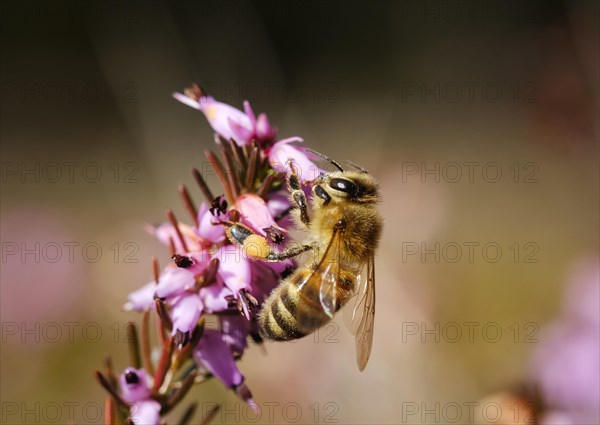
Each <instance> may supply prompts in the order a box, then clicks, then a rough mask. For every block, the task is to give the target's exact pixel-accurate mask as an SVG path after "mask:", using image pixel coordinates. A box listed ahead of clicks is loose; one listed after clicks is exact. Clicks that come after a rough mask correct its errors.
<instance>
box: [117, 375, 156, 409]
mask: <svg viewBox="0 0 600 425" xmlns="http://www.w3.org/2000/svg"><path fill="white" fill-rule="evenodd" d="M119 385H120V386H121V394H122V397H123V400H125V401H126V402H128V403H134V402H137V401H141V400H145V399H147V398H148V397H150V381H149V377H148V374H147V373H146V371H145V370H144V369H135V368H132V367H129V368H127V369H125V371H124V372H123V373H122V374H121V375H120V376H119Z"/></svg>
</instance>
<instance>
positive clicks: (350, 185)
mask: <svg viewBox="0 0 600 425" xmlns="http://www.w3.org/2000/svg"><path fill="white" fill-rule="evenodd" d="M308 151H309V152H310V153H312V154H314V155H316V156H318V157H319V158H322V159H324V160H326V161H327V162H329V163H330V164H331V165H333V166H334V167H335V168H337V169H338V170H339V171H334V172H331V173H328V174H325V175H321V177H320V178H319V179H317V181H318V184H317V185H316V186H315V189H314V190H315V194H316V195H317V196H318V197H319V198H322V199H323V201H324V202H325V204H327V203H329V202H330V201H331V199H335V200H337V201H346V202H348V201H349V202H355V203H358V204H366V203H375V202H377V201H379V186H378V184H377V181H376V180H375V179H374V178H373V177H371V176H370V175H369V173H367V171H366V170H365V169H364V168H362V167H361V166H359V165H356V164H354V163H353V162H350V161H346V162H347V163H348V165H350V166H351V167H352V168H354V169H356V171H354V170H352V171H347V170H344V169H343V168H342V166H341V165H340V164H338V163H337V162H335V161H334V160H332V159H331V158H329V157H328V156H326V155H323V154H322V153H319V152H316V151H313V150H312V149H308Z"/></svg>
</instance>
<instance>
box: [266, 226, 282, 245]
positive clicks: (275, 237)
mask: <svg viewBox="0 0 600 425" xmlns="http://www.w3.org/2000/svg"><path fill="white" fill-rule="evenodd" d="M263 230H264V231H265V233H266V234H267V236H268V237H269V239H271V241H273V242H275V243H276V244H280V243H281V242H283V240H284V239H285V237H284V236H283V233H281V230H279V229H277V228H275V227H273V226H270V227H265V228H264V229H263Z"/></svg>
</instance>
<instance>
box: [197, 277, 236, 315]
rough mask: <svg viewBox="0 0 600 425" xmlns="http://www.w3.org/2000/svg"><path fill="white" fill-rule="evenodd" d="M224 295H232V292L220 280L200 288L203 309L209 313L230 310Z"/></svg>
mask: <svg viewBox="0 0 600 425" xmlns="http://www.w3.org/2000/svg"><path fill="white" fill-rule="evenodd" d="M226 297H233V292H232V291H231V289H229V288H227V287H226V286H225V285H223V284H222V283H220V282H219V283H215V284H212V285H210V286H207V287H204V288H202V289H200V299H201V300H202V303H203V304H204V311H205V312H206V313H209V314H213V313H221V312H223V311H226V310H230V307H229V302H228V301H227V298H226Z"/></svg>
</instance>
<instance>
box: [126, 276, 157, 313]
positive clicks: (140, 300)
mask: <svg viewBox="0 0 600 425" xmlns="http://www.w3.org/2000/svg"><path fill="white" fill-rule="evenodd" d="M155 292H156V283H155V282H150V283H147V284H145V285H144V286H142V287H141V288H140V289H138V290H135V291H133V292H131V293H130V294H129V296H128V297H127V303H125V305H124V306H123V309H124V310H127V311H131V310H134V311H143V310H147V309H148V308H150V307H152V306H153V305H154V293H155Z"/></svg>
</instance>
